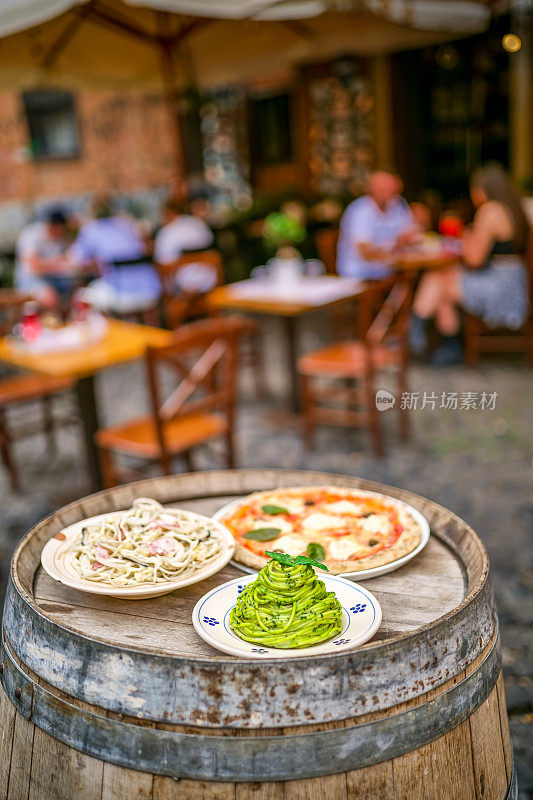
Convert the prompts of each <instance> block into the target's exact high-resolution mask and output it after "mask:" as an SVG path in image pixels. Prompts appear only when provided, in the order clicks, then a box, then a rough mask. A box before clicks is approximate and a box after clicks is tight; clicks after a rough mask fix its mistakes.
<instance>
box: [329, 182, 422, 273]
mask: <svg viewBox="0 0 533 800" xmlns="http://www.w3.org/2000/svg"><path fill="white" fill-rule="evenodd" d="M401 189H402V183H401V181H400V179H399V178H398V176H397V175H393V174H392V173H390V172H374V173H372V175H371V176H370V177H369V179H368V184H367V190H366V194H364V195H363V196H362V197H360V198H359V199H358V200H354V202H353V203H350V205H349V206H348V208H347V209H346V211H345V212H344V214H343V217H342V219H341V225H340V233H339V244H338V247H337V272H338V273H339V275H345V276H348V277H350V278H358V279H359V280H376V279H379V278H385V277H386V276H387V275H389V274H390V272H391V270H390V267H389V266H388V258H389V255H390V253H391V251H392V250H393V248H394V247H395V246H396V245H397V244H399V243H401V242H402V241H403V240H405V239H407V238H408V237H409V234H410V232H411V230H412V229H413V227H414V226H413V216H412V214H411V210H410V208H409V206H408V205H407V203H406V201H405V200H404V199H403V197H400V191H401Z"/></svg>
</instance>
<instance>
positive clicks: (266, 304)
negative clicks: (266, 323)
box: [209, 275, 363, 412]
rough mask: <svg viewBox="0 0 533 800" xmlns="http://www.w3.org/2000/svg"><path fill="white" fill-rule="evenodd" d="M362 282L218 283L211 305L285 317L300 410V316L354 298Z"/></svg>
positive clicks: (293, 386) (296, 403) (294, 401)
mask: <svg viewBox="0 0 533 800" xmlns="http://www.w3.org/2000/svg"><path fill="white" fill-rule="evenodd" d="M362 290H363V284H361V283H360V282H359V281H357V280H355V279H353V278H338V277H335V276H333V275H324V276H318V277H313V278H302V279H301V280H300V281H298V282H297V283H293V284H286V285H283V284H278V283H275V282H273V281H269V280H257V279H256V280H246V281H239V282H238V283H229V284H226V285H225V286H219V287H218V288H217V289H214V290H213V291H212V292H211V293H210V295H209V305H210V306H211V308H213V309H217V310H232V311H243V312H245V313H249V314H258V315H264V316H270V317H279V318H280V319H282V320H283V322H284V326H285V335H286V347H287V362H288V365H289V370H290V381H291V384H290V385H291V394H290V398H291V407H292V410H293V411H294V412H298V410H299V407H300V402H299V400H300V399H299V391H298V373H297V369H296V362H297V360H298V341H297V336H298V327H297V325H298V319H299V318H300V317H303V316H305V315H306V314H311V313H312V312H314V311H318V310H319V309H324V308H332V307H333V306H337V305H339V304H340V303H345V302H347V301H349V300H354V299H355V298H356V297H357V296H358V295H359V294H360V293H361V291H362Z"/></svg>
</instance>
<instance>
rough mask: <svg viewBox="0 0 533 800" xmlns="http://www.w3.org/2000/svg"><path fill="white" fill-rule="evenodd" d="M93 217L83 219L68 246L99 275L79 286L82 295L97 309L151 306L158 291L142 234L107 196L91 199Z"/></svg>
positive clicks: (130, 309)
mask: <svg viewBox="0 0 533 800" xmlns="http://www.w3.org/2000/svg"><path fill="white" fill-rule="evenodd" d="M93 214H94V219H91V220H90V221H89V222H87V223H86V224H85V225H84V226H83V227H82V229H81V230H80V232H79V234H78V238H77V239H76V241H75V242H74V244H73V246H72V257H73V258H74V260H75V261H76V262H77V263H78V264H81V265H87V264H90V263H93V264H96V265H97V266H98V268H99V270H100V273H101V277H100V278H97V279H96V280H94V281H93V282H92V283H90V284H89V286H87V287H86V288H85V289H83V290H82V296H83V298H84V299H85V300H86V301H87V302H88V303H90V304H91V305H94V306H96V307H97V308H99V309H100V310H101V311H111V312H116V313H123V314H127V313H132V312H137V311H142V310H146V309H150V308H152V307H153V306H154V305H155V304H156V303H157V301H158V299H159V295H160V293H161V287H160V283H159V278H158V275H157V273H156V271H155V269H154V268H153V266H152V265H151V264H150V262H149V260H148V258H145V257H146V247H145V244H144V241H143V239H142V236H141V234H140V232H139V230H138V228H137V226H136V225H135V224H134V223H133V221H132V220H130V219H128V218H127V217H125V216H122V215H121V214H118V213H117V212H116V211H115V210H114V208H113V204H112V201H111V199H110V197H108V196H107V195H101V196H98V197H96V199H95V200H94V202H93Z"/></svg>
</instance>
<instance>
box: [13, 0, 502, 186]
mask: <svg viewBox="0 0 533 800" xmlns="http://www.w3.org/2000/svg"><path fill="white" fill-rule="evenodd" d="M488 5H489V0H486V2H485V1H484V0H0V85H2V86H4V87H10V88H14V87H17V88H31V87H39V86H51V85H52V86H53V85H60V86H61V87H80V86H90V85H92V86H105V87H111V88H119V89H126V88H127V89H130V88H134V87H148V86H154V85H155V86H157V85H161V82H162V83H163V86H164V88H165V94H166V98H167V103H168V107H169V111H170V117H171V119H172V122H173V124H174V127H175V131H176V135H175V143H176V148H175V149H176V158H175V161H176V172H177V173H178V174H179V171H180V164H181V162H182V151H181V143H180V137H179V130H178V124H177V120H178V114H177V90H178V89H179V88H182V87H183V86H186V85H187V83H191V82H192V83H194V85H196V86H216V85H221V84H231V83H236V82H242V81H243V80H247V79H250V78H253V77H261V76H267V75H269V74H272V73H273V72H278V71H280V70H283V69H286V68H288V67H291V66H292V65H294V64H297V63H303V62H305V61H310V60H315V61H316V60H320V59H323V60H325V59H328V58H334V57H336V56H340V55H343V54H346V53H353V54H359V55H371V54H375V53H383V52H393V51H397V50H402V49H405V48H412V47H424V46H427V45H431V44H436V43H438V42H442V41H444V40H446V39H449V38H451V36H452V35H457V34H458V33H460V34H463V35H466V34H468V33H472V32H474V31H478V30H480V29H482V28H483V27H484V26H485V25H486V24H487V22H488V15H489V10H488Z"/></svg>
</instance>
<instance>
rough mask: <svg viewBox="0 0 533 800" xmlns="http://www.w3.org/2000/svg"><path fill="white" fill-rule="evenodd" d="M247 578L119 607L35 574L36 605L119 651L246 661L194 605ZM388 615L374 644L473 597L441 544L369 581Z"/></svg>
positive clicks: (211, 581)
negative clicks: (211, 632) (216, 640)
mask: <svg viewBox="0 0 533 800" xmlns="http://www.w3.org/2000/svg"><path fill="white" fill-rule="evenodd" d="M235 497H236V496H235V495H230V496H228V497H226V498H205V499H204V498H202V499H200V500H193V501H180V506H181V507H183V508H187V509H190V510H191V511H196V512H198V513H201V514H206V515H208V516H209V515H211V514H212V513H214V512H215V511H216V510H217V509H218V508H220V507H221V506H222V505H223V504H224V503H225V502H229V501H230V500H233V499H235ZM239 575H240V576H243V577H244V575H243V572H242V571H241V570H239V569H237V568H235V567H233V566H231V565H228V566H227V567H226V568H225V569H223V570H222V571H221V572H219V573H217V574H216V575H213V576H212V577H211V578H208V579H207V580H204V581H200V582H199V583H197V584H193V585H192V586H188V587H186V588H184V589H181V590H178V591H176V592H172V593H171V594H167V595H163V596H162V597H154V598H152V599H149V600H135V601H131V600H130V601H127V600H118V599H113V598H109V597H101V596H98V595H92V594H87V593H84V592H78V591H76V590H75V589H69V588H68V587H66V586H63V585H62V584H60V583H57V581H54V580H53V579H52V578H50V577H49V576H48V575H47V574H46V573H45V572H44V570H43V569H42V568H39V569H38V570H37V572H36V576H35V582H34V597H35V602H36V605H37V607H38V608H39V610H40V611H41V612H42V613H43V614H45V615H46V616H47V617H48V618H49V619H51V620H52V621H54V622H57V623H58V624H59V625H62V626H63V627H67V628H70V629H72V630H74V631H76V632H77V633H80V634H82V635H84V636H87V637H89V638H91V639H98V640H100V641H102V642H107V643H109V644H112V645H116V646H117V647H122V648H131V647H133V648H138V649H141V650H144V651H147V652H151V653H162V654H165V655H169V656H185V657H192V658H194V657H200V658H208V659H216V660H218V659H222V658H223V659H228V660H232V661H240V660H241V659H237V658H233V657H232V656H226V655H224V654H222V653H220V652H219V651H217V650H215V649H214V648H212V647H211V646H210V645H208V644H207V643H206V642H204V641H203V640H202V639H201V638H200V637H199V636H198V634H197V633H196V631H195V630H194V628H193V625H192V610H193V608H194V605H195V603H196V602H197V600H199V599H200V597H201V596H202V595H203V594H205V593H206V592H207V591H209V590H210V589H212V588H213V587H215V586H218V585H219V584H221V583H223V582H224V581H227V580H230V579H231V578H236V577H238V576H239ZM365 586H366V587H368V589H370V591H371V592H373V593H374V594H375V596H376V597H377V599H378V600H379V602H380V604H381V607H382V610H383V624H382V626H381V628H380V630H379V631H378V633H377V634H376V636H375V637H374V639H373V642H374V643H376V642H378V641H385V640H387V639H390V638H391V637H392V636H395V635H399V634H402V633H409V632H411V631H414V630H416V629H417V628H419V627H420V626H422V625H425V624H427V623H430V622H433V621H434V620H436V619H438V618H439V617H441V616H442V615H443V614H446V613H447V612H450V611H452V610H453V609H454V608H455V607H456V606H458V605H459V603H461V601H462V600H463V599H464V597H465V594H466V580H465V575H464V570H463V568H462V565H461V563H460V561H459V560H458V558H457V557H456V555H455V554H454V553H453V552H452V551H451V550H450V549H448V548H447V547H446V546H445V545H444V544H443V543H442V542H440V541H439V540H438V539H437V538H436V537H432V538H431V539H430V541H429V543H428V545H427V546H426V548H425V549H424V550H423V551H422V553H420V554H419V555H418V556H417V557H416V558H414V559H413V560H412V561H411V562H409V563H408V564H406V565H405V566H404V567H402V568H400V569H398V570H395V571H394V572H391V573H387V574H386V575H382V576H381V577H378V578H374V579H372V580H369V581H365Z"/></svg>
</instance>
